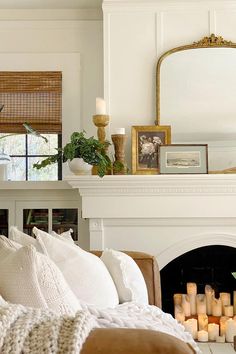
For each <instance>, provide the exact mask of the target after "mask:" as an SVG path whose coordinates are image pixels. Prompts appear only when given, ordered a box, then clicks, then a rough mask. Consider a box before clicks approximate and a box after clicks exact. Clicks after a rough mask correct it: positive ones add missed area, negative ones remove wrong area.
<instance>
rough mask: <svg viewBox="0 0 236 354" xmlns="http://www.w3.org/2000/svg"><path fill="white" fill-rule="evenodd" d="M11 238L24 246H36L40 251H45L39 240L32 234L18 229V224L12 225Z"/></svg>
mask: <svg viewBox="0 0 236 354" xmlns="http://www.w3.org/2000/svg"><path fill="white" fill-rule="evenodd" d="M9 231H10V232H9V238H10V240H13V241H15V242H17V243H19V244H20V245H22V246H30V245H32V246H34V247H35V248H36V250H37V251H38V252H40V253H43V251H42V247H41V246H40V244H39V242H38V241H37V240H36V239H35V238H34V237H32V236H30V235H27V234H25V233H24V232H21V231H20V230H18V229H17V227H16V226H11V227H10V230H9Z"/></svg>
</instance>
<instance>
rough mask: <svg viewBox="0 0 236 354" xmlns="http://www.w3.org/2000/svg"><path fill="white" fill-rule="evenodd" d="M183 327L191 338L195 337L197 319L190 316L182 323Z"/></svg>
mask: <svg viewBox="0 0 236 354" xmlns="http://www.w3.org/2000/svg"><path fill="white" fill-rule="evenodd" d="M183 325H184V328H185V329H186V331H187V332H189V333H190V334H191V335H192V337H193V339H197V320H196V319H195V318H190V319H189V320H187V321H184V323H183Z"/></svg>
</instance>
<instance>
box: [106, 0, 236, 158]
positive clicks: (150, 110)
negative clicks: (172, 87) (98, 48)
mask: <svg viewBox="0 0 236 354" xmlns="http://www.w3.org/2000/svg"><path fill="white" fill-rule="evenodd" d="M103 11H104V77H105V80H104V90H105V97H106V100H107V102H108V106H109V112H110V115H111V125H110V130H111V133H112V130H114V129H115V128H117V127H125V128H126V131H127V134H128V135H129V138H130V128H131V126H132V125H149V124H154V121H155V116H156V112H155V105H156V97H155V90H156V87H155V73H156V63H157V60H158V58H159V56H160V55H161V54H162V53H163V52H165V51H167V50H169V49H170V48H173V47H177V46H180V45H184V44H189V43H192V42H193V41H197V40H199V39H201V38H202V37H203V36H208V35H210V34H211V33H215V34H217V35H221V36H223V37H224V38H225V39H228V40H231V41H234V42H236V30H235V29H236V26H235V24H236V1H228V0H222V1H178V0H172V1H168V0H165V1H159V0H153V1H145V0H143V1H133V0H124V1H122V2H121V1H119V0H104V2H103ZM127 156H128V160H129V161H130V139H129V143H128V145H127Z"/></svg>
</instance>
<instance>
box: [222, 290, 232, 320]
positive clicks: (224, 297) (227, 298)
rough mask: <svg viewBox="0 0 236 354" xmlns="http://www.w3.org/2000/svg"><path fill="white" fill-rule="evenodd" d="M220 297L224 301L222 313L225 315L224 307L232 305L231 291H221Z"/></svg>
mask: <svg viewBox="0 0 236 354" xmlns="http://www.w3.org/2000/svg"><path fill="white" fill-rule="evenodd" d="M220 299H221V303H222V314H223V315H225V313H224V307H225V306H227V305H230V293H220Z"/></svg>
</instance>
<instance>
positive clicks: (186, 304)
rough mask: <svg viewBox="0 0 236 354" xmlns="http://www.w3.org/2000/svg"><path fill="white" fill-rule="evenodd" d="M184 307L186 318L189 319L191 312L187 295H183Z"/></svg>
mask: <svg viewBox="0 0 236 354" xmlns="http://www.w3.org/2000/svg"><path fill="white" fill-rule="evenodd" d="M182 307H183V310H184V314H185V316H186V317H189V316H190V315H191V312H190V301H189V297H188V295H187V294H182Z"/></svg>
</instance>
